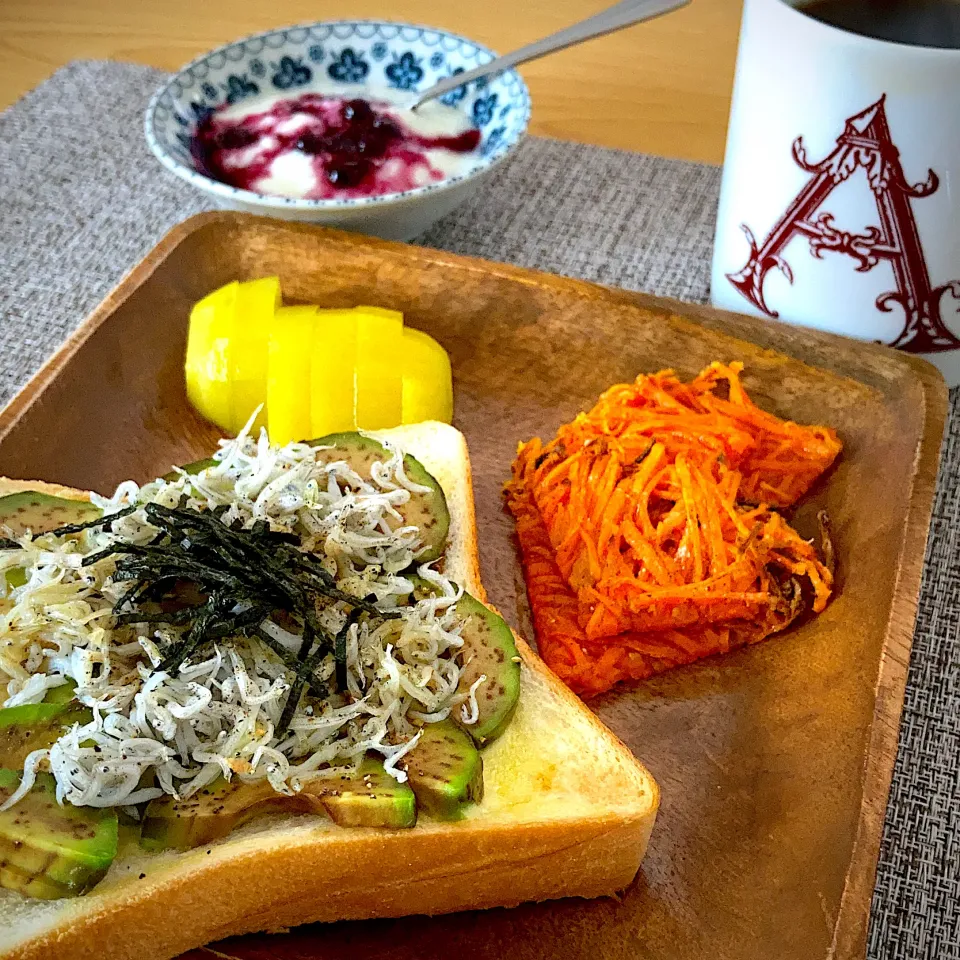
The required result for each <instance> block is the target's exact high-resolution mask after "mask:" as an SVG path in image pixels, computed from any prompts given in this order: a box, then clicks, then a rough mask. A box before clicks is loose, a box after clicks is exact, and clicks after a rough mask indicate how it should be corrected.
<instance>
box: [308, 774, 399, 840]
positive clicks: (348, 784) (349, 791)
mask: <svg viewBox="0 0 960 960" xmlns="http://www.w3.org/2000/svg"><path fill="white" fill-rule="evenodd" d="M319 783H322V784H323V786H322V790H323V793H322V797H321V802H322V803H323V806H324V808H325V809H326V811H327V815H328V816H329V817H330V819H331V820H332V821H333V822H334V823H336V824H338V825H339V826H341V827H393V828H403V827H412V826H414V824H416V822H417V798H416V797H415V796H414V793H413V790H411V789H410V786H409V784H406V783H400V782H398V781H397V780H395V779H394V778H393V777H391V776H390V774H389V773H387V772H386V770H384V769H383V764H382V763H381V762H380V761H379V760H375V759H374V758H373V757H367V758H366V759H364V761H363V763H361V764H360V768H359V770H357V771H356V772H351V773H349V774H344V775H342V776H339V777H334V778H330V777H325V778H324V779H323V781H319V782H318V785H319ZM304 789H305V790H311V789H314V788H313V787H312V786H311V784H306V785H305V786H304Z"/></svg>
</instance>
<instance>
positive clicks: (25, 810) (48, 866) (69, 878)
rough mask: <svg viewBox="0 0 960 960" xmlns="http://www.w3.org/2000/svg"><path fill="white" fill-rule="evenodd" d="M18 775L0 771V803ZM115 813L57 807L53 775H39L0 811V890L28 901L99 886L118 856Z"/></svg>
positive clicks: (17, 783) (18, 778) (63, 895)
mask: <svg viewBox="0 0 960 960" xmlns="http://www.w3.org/2000/svg"><path fill="white" fill-rule="evenodd" d="M19 783H20V774H19V773H18V772H17V771H15V770H6V769H0V803H3V802H4V801H5V800H6V799H7V798H8V797H9V796H10V795H11V794H12V793H13V792H14V791H15V790H16V789H17V787H18V785H19ZM117 836H118V834H117V814H116V811H114V810H101V809H96V808H93V807H74V806H71V805H70V804H64V805H63V806H60V805H59V804H58V803H57V797H56V781H55V780H54V778H53V775H52V774H49V773H38V774H37V779H36V783H35V784H34V786H33V789H32V790H31V791H30V792H29V793H28V794H27V795H26V796H25V797H23V798H22V799H21V800H20V802H19V803H17V804H16V805H15V806H14V807H13V808H12V809H10V810H4V811H0V886H3V887H6V888H8V889H10V890H17V891H19V892H20V893H24V894H26V895H27V896H31V897H41V898H43V899H46V900H56V899H60V898H62V897H76V896H79V895H80V894H81V893H85V892H86V891H87V890H89V889H90V888H91V887H92V886H94V884H96V883H98V882H99V881H100V880H101V879H102V878H103V876H104V875H105V874H106V872H107V870H108V869H109V868H110V864H111V863H112V862H113V858H114V857H115V856H116V855H117Z"/></svg>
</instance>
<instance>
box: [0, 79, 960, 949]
mask: <svg viewBox="0 0 960 960" xmlns="http://www.w3.org/2000/svg"><path fill="white" fill-rule="evenodd" d="M161 76H162V75H161V74H160V73H158V72H157V71H155V70H151V69H149V68H146V67H138V66H132V65H126V64H116V63H100V62H88V61H84V62H78V63H73V64H71V65H69V66H67V67H66V68H64V69H63V70H61V71H59V72H58V73H57V74H55V75H54V76H53V77H52V78H51V79H50V80H49V81H47V82H46V83H44V84H43V85H42V86H41V87H39V88H38V89H37V90H35V91H33V92H32V93H30V94H28V95H27V96H26V97H25V98H24V99H23V100H21V101H20V102H19V103H17V104H16V105H15V106H14V107H12V108H11V109H10V110H8V111H7V112H6V113H3V114H0V277H2V281H3V282H2V284H0V403H4V402H6V400H8V399H9V398H10V397H11V396H12V395H13V393H14V392H15V391H16V390H17V389H18V388H19V387H20V386H21V385H22V384H23V383H24V382H25V381H26V379H27V378H28V377H29V376H30V374H32V373H33V371H34V370H36V369H37V368H38V367H39V366H40V364H41V363H42V362H43V361H44V360H45V359H46V358H47V357H48V356H49V355H50V354H51V353H52V352H53V350H54V349H55V348H56V347H57V346H58V345H59V344H60V343H61V341H62V340H63V339H64V337H65V336H66V335H67V334H68V333H69V332H70V331H71V330H72V329H73V328H74V327H75V326H76V325H77V324H78V323H79V322H80V321H81V320H82V319H83V318H84V317H85V316H86V315H87V314H88V313H89V312H90V310H92V309H93V307H95V306H96V304H97V303H98V302H99V301H100V300H101V299H102V297H103V296H104V294H105V293H106V292H107V291H108V290H109V289H110V288H111V287H112V286H113V285H114V284H115V283H116V282H117V281H118V280H119V278H120V277H121V275H122V274H123V273H124V272H125V271H126V270H127V269H129V268H130V267H131V266H132V265H133V264H134V263H135V262H136V261H137V260H139V259H140V258H141V257H142V256H143V255H144V254H145V253H147V251H148V250H150V248H151V247H153V245H154V244H155V243H156V242H157V241H158V240H159V239H160V238H161V236H162V235H163V234H164V233H165V232H166V231H167V230H168V229H169V228H170V227H172V226H173V225H174V224H175V223H177V222H179V221H180V220H183V219H184V218H185V217H188V216H190V215H191V214H193V213H197V212H199V211H201V210H203V209H206V208H207V205H206V204H205V203H204V201H203V200H202V198H201V197H200V196H198V195H197V194H196V193H195V192H194V191H193V190H192V189H191V188H189V187H188V186H186V185H182V184H180V183H179V182H178V181H176V180H175V179H174V178H173V177H172V176H170V175H168V174H166V173H162V172H161V170H160V168H159V167H158V166H157V164H156V163H155V161H154V160H153V158H152V157H151V156H150V155H149V154H148V151H147V148H146V146H145V144H144V142H143V136H142V133H141V118H142V115H143V110H144V108H145V106H146V103H147V100H148V98H149V95H150V93H151V92H152V91H153V90H154V88H155V87H156V86H157V85H158V84H159V82H160V80H161ZM719 180H720V174H719V171H718V170H717V169H716V168H714V167H706V166H701V165H697V164H691V163H684V162H681V161H676V160H664V159H658V158H653V157H646V156H641V155H639V154H633V153H625V152H622V151H615V150H607V149H602V148H598V147H588V146H580V145H577V144H571V143H563V142H559V141H553V140H541V139H531V140H528V141H527V142H526V144H525V145H524V146H523V148H522V149H521V150H520V151H519V153H518V154H517V156H516V157H515V159H514V160H513V161H512V162H509V163H508V164H506V165H505V166H504V167H503V168H501V170H500V171H499V172H498V173H497V174H496V175H495V178H494V179H493V180H492V181H490V182H489V183H488V185H487V186H486V188H485V189H483V190H482V191H481V192H480V193H479V194H478V195H477V196H476V198H475V199H474V200H472V201H471V202H469V203H468V204H467V205H466V206H464V207H463V208H461V209H460V210H459V211H457V212H456V213H455V214H453V215H452V216H450V217H449V218H447V219H446V220H445V221H443V222H442V223H441V224H440V225H438V226H437V227H435V228H434V229H433V230H431V231H430V233H429V234H427V235H426V236H425V237H423V238H422V239H421V242H424V243H427V244H429V245H432V246H437V247H443V248H445V249H449V250H455V251H457V252H458V253H466V254H474V255H478V256H483V257H489V258H491V259H494V260H506V261H510V262H513V263H517V264H521V265H524V266H530V267H537V268H540V269H545V270H551V271H553V272H556V273H563V274H568V275H570V276H576V277H582V278H585V279H588V280H597V281H601V282H604V283H611V284H616V285H618V286H622V287H629V288H633V289H638V290H646V291H650V292H653V293H658V294H662V295H666V296H675V297H680V298H682V299H686V300H696V301H704V300H706V298H707V289H708V279H709V261H710V248H711V241H712V236H713V217H714V209H715V206H716V198H717V189H718V186H719ZM958 401H960V391H954V392H953V395H952V397H951V419H950V423H949V428H948V437H947V441H946V447H945V453H944V461H943V465H942V468H941V475H940V483H939V487H938V490H937V498H936V503H935V506H934V519H933V528H932V532H931V541H930V546H929V556H928V565H927V572H926V577H925V580H924V587H923V595H922V598H921V603H920V617H919V621H918V624H917V632H916V638H915V641H914V646H913V657H912V660H911V664H910V679H909V684H908V688H907V697H906V706H905V711H904V716H903V726H902V729H901V733H900V752H899V757H898V760H897V768H896V773H895V777H894V782H893V790H892V793H891V798H890V805H889V808H888V811H887V822H886V829H885V833H884V842H883V851H882V855H881V860H880V868H879V873H878V877H877V888H876V893H875V896H874V904H873V920H872V924H871V932H870V945H869V955H870V956H871V957H873V958H878V960H879V958H894V957H896V958H911V960H912V958H918V960H919V958H933V957H938V958H944V960H960V642H958V639H957V634H958V624H960V491H958V489H957V486H956V484H955V482H954V479H955V477H956V476H957V472H958V466H960V416H958V411H957V409H956V407H957V405H958ZM771 960H776V958H771Z"/></svg>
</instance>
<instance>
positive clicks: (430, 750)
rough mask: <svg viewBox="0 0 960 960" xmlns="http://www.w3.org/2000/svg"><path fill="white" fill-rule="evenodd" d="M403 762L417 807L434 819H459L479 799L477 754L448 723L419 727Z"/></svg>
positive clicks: (480, 767) (466, 736)
mask: <svg viewBox="0 0 960 960" xmlns="http://www.w3.org/2000/svg"><path fill="white" fill-rule="evenodd" d="M404 760H405V765H404V766H405V769H406V772H407V777H408V778H409V783H410V787H411V789H412V790H413V792H414V795H415V796H416V798H417V805H418V806H419V808H420V810H422V811H423V812H424V813H428V814H430V815H431V816H433V817H436V818H437V819H438V820H459V819H461V818H462V817H463V810H464V807H465V806H466V805H467V804H468V803H474V802H477V801H480V800H482V799H483V761H482V760H481V758H480V751H479V750H478V749H477V748H476V746H475V745H474V743H473V740H472V739H471V738H470V736H469V734H467V733H465V732H464V731H463V730H462V729H461V728H460V727H458V726H457V725H456V724H455V723H454V722H453V721H452V720H442V721H441V722H440V723H430V724H427V725H426V726H425V727H423V729H422V731H421V734H420V740H419V741H418V742H417V745H416V746H415V747H414V748H413V749H412V750H411V751H410V752H409V753H408V754H407V756H406V757H405V758H404Z"/></svg>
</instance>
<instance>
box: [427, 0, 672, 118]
mask: <svg viewBox="0 0 960 960" xmlns="http://www.w3.org/2000/svg"><path fill="white" fill-rule="evenodd" d="M688 3H690V0H620V3H615V4H614V5H613V6H612V7H608V8H607V9H606V10H601V11H600V13H597V14H594V15H593V16H592V17H587V19H586V20H580V21H579V22H578V23H574V24H572V25H571V26H569V27H566V28H564V29H563V30H558V31H557V32H556V33H552V34H550V36H549V37H543V39H541V40H535V41H534V42H533V43H529V44H527V46H525V47H521V48H520V49H519V50H514V51H513V53H508V54H505V55H504V56H502V57H497V58H496V59H495V60H491V61H490V62H489V63H485V64H483V65H482V66H479V67H475V68H474V69H473V70H467V71H466V73H458V74H455V75H454V76H452V77H447V78H446V79H445V80H441V81H440V82H439V83H437V84H435V85H434V86H432V87H430V88H429V89H428V90H426V91H424V92H423V93H422V94H420V96H419V97H418V99H417V101H416V102H415V103H413V104H411V106H410V109H411V110H415V109H416V108H417V107H419V106H420V105H421V104H422V103H426V102H427V101H428V100H433V99H434V98H435V97H441V96H443V94H445V93H449V92H450V91H451V90H456V88H457V87H459V86H461V85H462V84H465V83H469V82H470V81H471V80H476V79H477V78H478V77H485V76H489V75H491V74H497V73H502V72H503V71H504V70H509V69H510V68H511V67H515V66H517V65H518V64H521V63H527V62H528V61H530V60H536V59H537V58H538V57H543V56H546V55H547V54H548V53H554V52H555V51H557V50H565V49H566V48H567V47H572V46H574V45H576V44H578V43H583V41H584V40H592V39H593V38H594V37H602V36H603V35H604V34H606V33H613V32H614V31H616V30H622V29H623V28H624V27H629V26H632V25H633V24H635V23H640V22H641V21H643V20H651V19H653V18H654V17H659V16H660V15H661V14H664V13H670V11H671V10H676V9H677V8H679V7H682V6H685V5H686V4H688Z"/></svg>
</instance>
